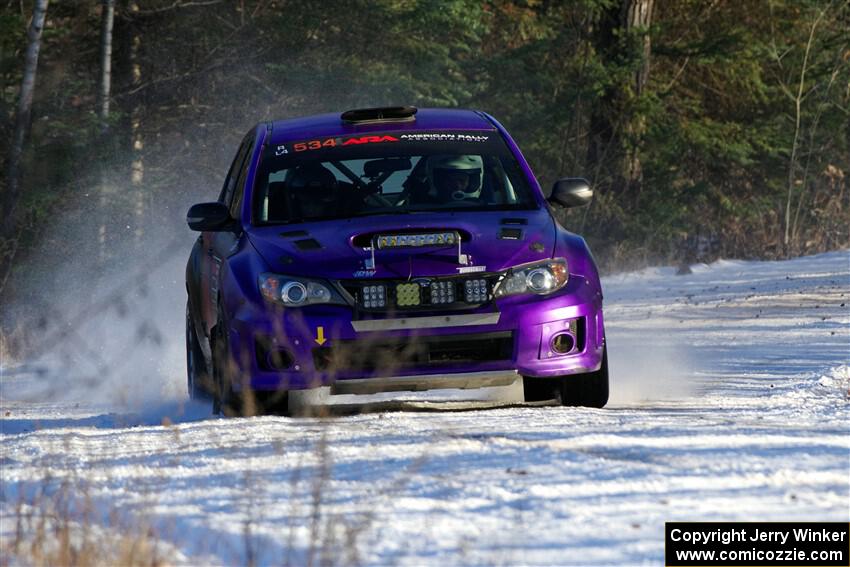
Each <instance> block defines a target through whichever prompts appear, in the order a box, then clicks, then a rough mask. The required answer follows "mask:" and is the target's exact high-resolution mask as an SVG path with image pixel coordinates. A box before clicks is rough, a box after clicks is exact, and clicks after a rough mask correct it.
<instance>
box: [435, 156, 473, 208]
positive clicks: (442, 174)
mask: <svg viewBox="0 0 850 567" xmlns="http://www.w3.org/2000/svg"><path fill="white" fill-rule="evenodd" d="M428 166H429V168H430V170H431V171H430V174H431V175H430V179H431V183H432V185H433V186H434V189H435V190H436V192H437V195H438V196H439V197H441V198H451V199H452V200H453V201H462V200H464V199H475V198H477V197H478V196H479V195H480V194H481V181H482V177H483V173H484V162H483V161H482V159H481V156H476V155H454V156H434V157H432V158H431V159H430V160H429V161H428Z"/></svg>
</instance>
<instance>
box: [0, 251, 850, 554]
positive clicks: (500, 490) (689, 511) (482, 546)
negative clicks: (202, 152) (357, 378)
mask: <svg viewBox="0 0 850 567" xmlns="http://www.w3.org/2000/svg"><path fill="white" fill-rule="evenodd" d="M674 273H675V270H674V269H673V268H652V269H647V270H643V271H641V272H636V273H629V274H620V275H616V276H612V277H609V278H607V279H605V280H604V281H603V288H604V291H605V295H606V297H605V301H606V311H605V316H606V326H607V329H608V340H609V346H610V357H611V358H610V364H611V372H612V377H611V389H612V400H611V403H610V404H609V405H608V406H607V407H606V408H605V409H601V410H596V409H578V408H562V407H540V408H527V407H508V408H502V409H492V410H486V411H467V412H437V413H434V412H428V413H418V412H394V413H389V412H383V413H368V414H362V415H356V416H351V417H336V418H331V419H318V418H299V419H292V418H286V417H276V416H268V417H261V418H247V419H220V418H211V417H209V408H208V407H206V406H204V405H202V404H197V403H191V402H186V401H185V400H184V399H183V398H182V394H178V393H176V392H179V391H180V385H181V384H182V381H183V368H182V366H181V364H180V361H179V360H177V361H175V358H179V357H176V356H175V355H174V352H173V348H172V347H171V346H169V347H168V348H165V347H161V348H165V350H166V351H167V352H163V353H162V355H161V356H160V357H158V358H157V365H158V366H159V367H163V366H164V367H165V370H164V371H163V372H161V373H159V374H157V373H153V374H151V375H150V376H147V377H146V379H142V380H140V381H143V382H148V383H147V385H146V391H151V388H153V387H154V386H156V388H154V389H158V390H159V391H161V392H162V394H161V395H159V396H158V397H156V396H155V397H154V398H155V399H152V398H151V397H150V396H145V397H141V398H139V399H140V400H142V403H141V404H140V405H136V406H132V405H131V406H128V405H126V404H125V403H118V402H115V401H111V402H110V401H109V400H104V399H103V398H102V397H86V396H85V395H79V392H78V391H77V390H74V389H69V391H75V392H77V393H76V394H75V395H68V396H58V395H55V391H56V389H59V390H62V389H68V388H63V386H62V384H53V386H54V388H52V389H49V390H48V391H50V392H52V394H51V395H46V394H45V395H43V396H42V398H39V399H34V392H41V391H42V390H38V389H34V384H35V383H38V384H40V385H41V387H43V386H44V382H45V381H47V382H50V381H55V380H56V379H57V378H56V376H55V375H54V374H52V373H50V372H48V373H47V374H45V373H44V372H43V371H41V372H40V371H38V369H39V368H40V367H39V366H38V364H35V363H34V364H32V365H30V366H22V367H7V368H4V369H3V376H2V382H0V416H1V417H2V419H1V420H0V427H2V433H0V447H2V456H0V465H2V493H0V513H1V514H2V516H0V549H5V548H4V547H2V546H3V543H4V542H5V543H6V544H8V542H9V541H11V538H13V537H14V532H15V528H16V516H17V515H19V514H18V513H17V512H16V507H17V506H18V505H19V503H25V504H26V505H27V506H30V508H26V506H25V507H24V509H31V506H36V507H37V506H39V505H42V504H40V503H43V502H44V500H45V498H49V497H50V496H51V495H54V494H56V493H58V492H60V491H61V486H62V483H63V481H64V482H67V483H70V486H72V487H73V494H74V495H75V496H76V498H77V501H78V502H83V501H85V502H87V503H88V504H87V505H88V506H90V507H91V508H92V509H93V510H94V511H95V513H94V514H93V515H91V517H89V519H88V521H89V522H93V523H95V524H96V528H97V529H98V530H101V531H102V532H103V533H109V532H110V530H115V529H116V526H117V525H124V526H126V525H142V526H148V527H149V528H151V529H152V532H151V533H154V534H155V536H156V538H157V539H158V541H159V542H160V543H159V544H158V552H159V553H160V554H161V555H162V556H164V557H167V558H168V562H169V563H173V564H177V565H180V564H193V565H194V564H221V565H229V564H238V563H246V562H248V561H249V560H253V561H255V562H256V563H257V564H273V563H274V564H279V563H294V564H305V563H308V562H312V563H317V562H319V561H320V560H322V558H324V559H328V560H330V561H331V562H333V563H367V564H389V563H393V564H402V565H421V564H443V563H446V562H449V563H451V564H487V565H497V564H498V565H501V564H506V565H512V564H518V563H522V564H567V565H576V564H582V565H585V564H611V563H616V564H643V563H649V564H662V562H663V549H664V539H663V532H664V522H665V521H723V520H739V521H755V520H759V521H794V520H818V521H848V520H850V419H848V394H850V392H848V389H850V252H847V251H841V252H834V253H829V254H822V255H818V256H812V257H807V258H800V259H796V260H790V261H783V262H744V261H719V262H715V263H713V264H710V265H699V266H695V267H694V270H693V273H692V274H690V275H687V276H676V275H674ZM173 304H174V305H177V306H178V307H176V308H175V307H174V305H171V306H170V307H169V312H172V313H173V312H174V309H176V310H177V312H178V313H179V316H180V317H182V304H181V303H180V302H179V301H178V300H177V299H175V301H174V302H173ZM161 332H162V334H163V336H164V337H165V340H164V341H163V344H164V345H173V344H177V345H179V346H180V347H181V348H182V329H181V328H180V327H179V325H178V326H176V327H175V326H174V325H171V326H169V327H164V328H163V329H161ZM163 361H166V362H168V361H172V363H168V364H164V362H163ZM152 377H156V378H157V380H159V381H158V382H157V381H156V380H154V379H153V378H152ZM138 378H141V377H138ZM69 380H70V379H69ZM150 382H155V384H154V385H151V383H150ZM69 383H70V382H69ZM131 399H132V397H131ZM76 519H78V520H80V521H82V516H81V515H78V517H76ZM146 533H147V532H146ZM311 542H312V543H311Z"/></svg>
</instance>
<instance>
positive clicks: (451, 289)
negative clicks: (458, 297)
mask: <svg viewBox="0 0 850 567" xmlns="http://www.w3.org/2000/svg"><path fill="white" fill-rule="evenodd" d="M454 302H455V286H454V282H447V281H442V282H441V281H435V282H431V303H432V304H433V305H447V304H449V303H454Z"/></svg>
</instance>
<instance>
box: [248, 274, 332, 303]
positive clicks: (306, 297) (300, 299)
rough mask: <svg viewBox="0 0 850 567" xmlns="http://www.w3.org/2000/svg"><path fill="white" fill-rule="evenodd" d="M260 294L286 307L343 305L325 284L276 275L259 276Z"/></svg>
mask: <svg viewBox="0 0 850 567" xmlns="http://www.w3.org/2000/svg"><path fill="white" fill-rule="evenodd" d="M259 285H260V293H261V294H262V295H263V297H265V298H266V299H267V300H269V301H271V302H274V303H280V304H282V305H286V306H287V307H301V306H302V305H314V304H317V303H341V304H345V301H344V300H343V299H342V297H340V296H339V294H338V293H337V292H335V291H334V290H332V289H331V288H330V287H329V286H328V284H327V283H324V282H320V281H316V280H311V279H308V278H296V277H292V276H279V275H277V274H262V275H260V281H259Z"/></svg>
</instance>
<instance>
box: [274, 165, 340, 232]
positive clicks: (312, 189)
mask: <svg viewBox="0 0 850 567" xmlns="http://www.w3.org/2000/svg"><path fill="white" fill-rule="evenodd" d="M284 181H285V182H286V188H287V193H288V195H289V199H290V202H291V203H292V209H294V211H298V212H300V216H303V217H307V218H310V217H321V216H325V215H328V214H330V212H331V211H332V210H333V208H334V205H335V202H336V197H337V195H336V190H337V185H338V183H337V180H336V177H335V176H334V174H333V173H331V171H330V170H329V169H328V168H326V167H325V166H323V165H322V164H321V163H305V164H301V165H298V166H296V167H294V168H292V169H290V170H289V171H288V172H287V173H286V177H285V179H284Z"/></svg>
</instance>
